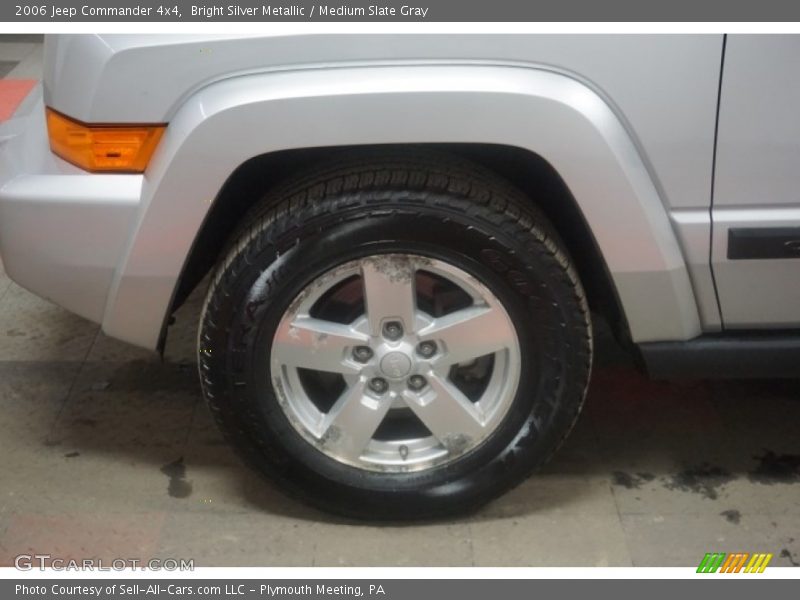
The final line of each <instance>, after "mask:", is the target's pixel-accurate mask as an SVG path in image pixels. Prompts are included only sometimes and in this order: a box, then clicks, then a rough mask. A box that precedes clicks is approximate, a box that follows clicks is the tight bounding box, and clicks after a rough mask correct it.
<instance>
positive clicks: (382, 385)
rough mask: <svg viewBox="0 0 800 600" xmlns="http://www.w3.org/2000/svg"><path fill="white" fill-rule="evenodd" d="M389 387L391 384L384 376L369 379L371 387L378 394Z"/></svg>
mask: <svg viewBox="0 0 800 600" xmlns="http://www.w3.org/2000/svg"><path fill="white" fill-rule="evenodd" d="M388 388H389V384H388V383H386V380H385V379H384V378H383V377H373V378H372V379H370V380H369V389H371V390H372V391H373V392H375V393H376V394H382V393H384V392H385V391H386V390H387V389H388Z"/></svg>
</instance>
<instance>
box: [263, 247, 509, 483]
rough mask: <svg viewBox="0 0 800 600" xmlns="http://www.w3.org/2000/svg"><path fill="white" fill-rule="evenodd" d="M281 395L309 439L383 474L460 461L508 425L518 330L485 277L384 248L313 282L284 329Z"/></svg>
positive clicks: (279, 336)
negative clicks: (506, 422)
mask: <svg viewBox="0 0 800 600" xmlns="http://www.w3.org/2000/svg"><path fill="white" fill-rule="evenodd" d="M270 369H271V378H272V383H273V388H274V390H275V393H276V396H277V398H278V401H279V402H280V405H281V407H282V408H283V410H284V412H285V414H286V416H287V418H288V419H289V421H290V423H291V424H292V426H293V427H294V428H295V429H296V430H297V432H298V433H300V435H302V436H303V437H304V438H305V439H306V440H307V441H308V442H309V443H311V444H313V445H314V446H315V447H316V448H318V449H319V450H320V451H321V452H323V453H324V454H326V455H327V456H329V457H331V458H333V459H334V460H337V461H339V462H341V463H345V464H348V465H353V466H356V467H360V468H363V469H368V470H373V471H383V472H405V471H419V470H422V469H429V468H432V467H435V466H439V465H442V464H445V463H447V462H450V461H452V460H455V459H456V458H458V457H460V456H462V455H464V454H465V453H467V452H469V451H471V450H473V449H475V448H476V447H478V446H479V445H480V444H481V443H483V442H484V441H485V440H486V439H487V438H488V437H490V436H491V434H492V433H493V432H494V431H495V430H496V429H497V427H498V426H499V425H500V423H501V422H502V420H503V418H504V417H505V415H506V414H507V412H508V409H509V407H510V406H511V404H512V402H513V399H514V396H515V394H516V391H517V386H518V384H519V370H520V350H519V341H518V339H517V334H516V330H515V328H514V326H513V324H512V322H511V319H510V318H509V316H508V313H507V312H506V310H505V308H504V307H503V305H502V304H501V303H500V301H499V300H498V299H497V298H496V297H495V295H494V294H493V293H492V292H491V291H490V290H489V289H488V288H487V287H486V286H485V285H483V284H482V283H481V282H480V281H478V280H477V279H476V278H475V277H473V276H472V275H470V274H469V273H467V272H466V271H463V270H461V269H459V268H457V267H455V266H453V265H451V264H449V263H446V262H444V261H441V260H437V259H432V258H427V257H423V256H419V255H411V254H383V255H373V256H369V257H366V258H362V259H359V260H354V261H350V262H347V263H345V264H343V265H340V266H338V267H336V268H334V269H332V270H330V271H328V272H326V273H324V274H323V275H321V276H320V277H318V278H317V279H315V280H314V281H312V282H311V283H310V284H309V285H308V286H307V287H306V288H305V289H303V290H302V291H301V292H300V294H299V295H298V296H297V298H295V300H294V301H293V302H292V303H291V305H290V307H289V308H288V309H287V311H286V312H285V313H284V315H283V318H282V319H281V321H280V323H279V325H278V328H277V330H276V332H275V336H274V338H273V342H272V347H271V356H270Z"/></svg>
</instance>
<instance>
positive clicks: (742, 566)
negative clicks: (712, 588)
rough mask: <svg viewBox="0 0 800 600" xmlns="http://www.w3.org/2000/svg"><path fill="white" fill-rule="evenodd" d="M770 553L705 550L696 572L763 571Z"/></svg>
mask: <svg viewBox="0 0 800 600" xmlns="http://www.w3.org/2000/svg"><path fill="white" fill-rule="evenodd" d="M771 560H772V554H763V553H757V554H749V553H747V552H734V553H732V554H726V553H725V552H707V553H706V555H705V556H704V557H703V560H701V561H700V566H698V567H697V572H698V573H763V572H764V569H766V568H767V565H768V564H769V561H771Z"/></svg>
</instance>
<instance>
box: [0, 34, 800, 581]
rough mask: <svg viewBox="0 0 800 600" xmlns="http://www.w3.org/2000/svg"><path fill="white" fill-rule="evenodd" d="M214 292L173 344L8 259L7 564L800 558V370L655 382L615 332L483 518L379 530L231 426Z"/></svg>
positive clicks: (10, 56)
mask: <svg viewBox="0 0 800 600" xmlns="http://www.w3.org/2000/svg"><path fill="white" fill-rule="evenodd" d="M4 63H13V64H11V65H6V67H7V68H6V69H5V72H6V77H9V76H10V77H18V78H25V77H38V76H39V75H38V74H39V73H40V70H41V47H40V45H39V44H37V43H36V40H35V39H33V40H24V41H19V40H17V41H14V42H9V41H8V39H7V38H6V39H2V38H0V69H2V68H3V65H4ZM200 296H201V294H195V295H194V297H193V298H192V299H191V301H190V302H189V303H188V304H187V305H186V306H185V307H184V308H183V309H181V311H180V313H179V315H178V319H177V323H176V325H175V326H174V327H173V328H172V330H171V334H170V337H169V343H168V348H167V352H166V356H165V358H164V360H163V361H162V360H161V359H160V358H159V357H158V356H156V355H154V354H151V353H149V352H146V351H143V350H139V349H136V348H133V347H130V346H127V345H125V344H122V343H119V342H115V341H113V340H111V339H109V338H107V337H105V336H104V335H103V334H102V333H100V332H99V329H98V326H96V325H94V324H91V323H88V322H87V321H84V320H82V319H80V318H78V317H75V316H73V315H70V314H69V313H67V312H65V311H63V310H61V309H60V308H58V307H56V306H53V305H52V304H50V303H48V302H46V301H44V300H41V299H39V298H37V297H35V296H33V295H32V294H30V293H28V292H26V291H25V290H23V289H21V288H20V287H18V286H17V285H15V284H14V283H12V282H11V281H10V280H9V279H8V277H7V276H6V275H5V273H4V272H3V270H2V267H0V455H1V456H2V457H3V461H2V466H0V565H11V564H13V558H14V556H16V555H18V554H31V553H47V554H51V555H53V556H59V557H64V558H83V557H103V558H105V559H107V560H110V559H112V558H115V557H124V558H140V559H147V558H149V557H162V558H165V557H173V558H194V559H195V562H196V565H198V566H292V565H299V566H308V565H328V566H337V565H354V566H367V565H384V566H395V565H402V566H462V565H480V566H522V565H531V566H584V565H585V566H630V565H635V566H696V565H697V564H698V563H699V561H700V560H701V558H702V557H703V555H704V553H706V552H710V551H723V552H732V551H744V552H772V553H773V554H774V555H775V558H774V559H773V562H772V565H773V566H780V565H783V566H790V565H795V566H797V565H798V564H800V381H753V382H709V381H694V382H675V383H664V382H652V381H648V380H647V379H646V378H645V377H643V376H642V375H640V374H639V373H638V372H637V371H636V370H635V369H634V368H633V366H632V364H631V362H630V360H629V359H628V358H627V357H626V356H625V355H624V354H622V352H621V351H620V350H619V349H618V348H617V347H616V346H615V345H614V343H613V342H612V341H610V339H608V336H605V335H602V334H600V335H599V336H598V337H599V339H598V356H597V361H596V368H595V372H594V377H593V380H592V384H591V388H590V393H589V399H588V402H587V408H586V411H585V413H584V415H583V417H582V418H581V420H580V422H579V423H578V426H577V428H576V430H575V432H574V433H573V434H572V436H571V437H570V438H569V440H568V441H567V443H566V445H565V447H564V448H563V449H562V450H561V451H560V452H559V454H558V455H557V456H556V458H555V459H554V461H553V462H552V463H551V464H550V465H548V466H547V467H546V468H545V470H544V471H543V472H542V473H541V474H539V475H536V476H534V477H532V478H530V479H529V480H528V481H527V482H525V483H524V484H523V485H522V486H520V487H519V488H518V489H516V490H514V491H513V492H511V493H510V494H508V495H506V496H505V497H503V498H501V499H500V500H498V501H496V502H494V503H493V504H491V505H490V506H488V507H486V508H485V509H483V510H482V511H480V512H479V513H477V514H475V515H473V516H471V517H469V518H459V519H454V520H452V521H447V522H440V523H425V524H411V525H403V526H380V527H374V526H371V525H369V524H364V523H354V522H345V521H342V520H340V519H336V518H332V517H330V516H328V515H325V514H320V513H319V512H317V511H315V510H312V509H309V508H306V507H304V506H298V505H297V504H295V503H293V502H292V501H290V500H287V499H286V498H284V497H283V496H282V495H281V494H280V492H279V490H277V489H275V488H274V487H273V486H271V485H270V484H269V483H266V482H264V481H262V480H261V479H260V478H259V477H258V476H256V475H254V474H252V473H251V472H250V471H249V470H247V469H245V468H244V467H242V466H241V465H240V463H239V461H238V459H236V458H235V457H234V456H233V454H232V452H231V451H230V450H229V449H228V447H227V446H226V445H225V444H224V443H223V441H222V440H221V438H220V435H219V434H218V433H217V431H216V429H215V427H214V425H213V423H212V422H211V419H210V417H209V415H208V413H207V411H206V409H205V406H204V405H203V403H202V399H201V397H200V390H199V386H198V383H197V375H196V366H195V361H194V335H195V330H194V327H195V323H194V321H195V319H196V313H197V310H198V307H199V303H200Z"/></svg>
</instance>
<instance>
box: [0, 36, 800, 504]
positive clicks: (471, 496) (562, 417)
mask: <svg viewBox="0 0 800 600" xmlns="http://www.w3.org/2000/svg"><path fill="white" fill-rule="evenodd" d="M798 55H800V38H797V37H792V36H765V37H761V36H738V35H737V36H727V37H726V36H722V35H708V36H705V35H702V36H701V35H687V36H663V35H657V36H603V35H587V36H549V35H547V36H527V35H504V36H495V35H457V36H456V35H453V36H450V35H286V36H282V35H276V36H258V37H231V36H207V35H204V36H172V35H116V36H91V35H77V36H66V35H64V36H61V35H59V36H53V37H49V38H48V39H47V41H46V44H45V74H44V81H43V86H42V88H41V91H37V93H35V94H32V95H31V96H30V97H29V98H28V99H27V100H26V101H25V102H24V104H23V105H22V106H21V107H20V109H19V110H18V111H17V114H16V115H15V117H14V118H13V119H12V120H10V121H8V122H7V123H6V124H5V125H4V126H3V129H2V136H1V137H2V139H3V145H2V150H0V253H1V254H2V258H3V261H4V264H5V267H6V269H7V271H8V273H9V275H10V276H11V277H12V278H13V279H15V280H16V281H17V282H19V283H20V284H21V285H23V286H25V287H26V288H28V289H30V290H32V291H33V292H35V293H38V294H40V295H42V296H45V297H47V298H49V299H51V300H52V301H54V302H56V303H58V304H60V305H62V306H64V307H65V308H67V309H69V310H71V311H74V312H75V313H78V314H79V315H82V316H84V317H86V318H87V319H91V320H93V321H96V322H98V323H102V326H103V330H104V331H105V332H106V333H107V334H108V335H111V336H114V337H116V338H119V339H122V340H126V341H128V342H131V343H133V344H137V345H139V346H142V347H145V348H151V349H154V350H155V349H159V348H162V347H163V344H164V342H165V339H166V337H167V333H168V324H169V322H170V317H171V315H172V313H173V312H174V311H175V310H176V309H177V308H178V307H179V306H180V305H181V303H182V302H183V301H184V299H185V298H186V297H187V295H188V294H189V292H191V291H192V290H193V289H194V288H195V287H196V286H197V285H198V283H199V282H200V280H202V279H203V278H204V277H205V275H206V274H208V273H210V274H211V275H210V284H209V289H208V292H207V295H206V299H205V304H204V308H203V312H202V315H201V318H200V324H199V332H198V348H197V353H198V362H199V371H200V379H201V382H202V389H203V393H204V395H205V398H206V400H207V402H208V405H209V406H210V408H211V411H212V412H213V414H214V417H215V418H216V421H217V422H218V423H219V425H220V427H221V428H222V430H223V431H224V432H225V434H226V436H227V438H228V439H229V440H230V441H231V442H232V443H233V444H234V445H235V446H236V447H237V449H238V451H239V453H240V454H241V455H242V456H243V457H244V458H245V459H246V460H247V461H248V462H249V463H250V464H252V465H253V466H255V467H256V468H257V469H259V470H260V471H262V472H263V473H265V474H267V475H268V476H270V477H271V478H273V479H275V480H277V481H278V482H279V483H280V484H281V485H282V486H283V487H284V488H285V489H287V490H288V491H289V492H291V493H293V494H295V495H298V496H300V497H302V498H305V499H306V500H308V501H310V502H313V503H314V504H316V505H318V506H321V507H323V508H325V509H327V510H332V511H336V512H339V513H343V514H348V515H354V516H362V517H370V518H410V517H426V516H436V515H442V514H446V513H451V512H456V511H460V510H466V509H469V508H472V507H475V506H478V505H480V504H481V503H484V502H486V501H487V500H489V499H491V498H493V497H495V496H497V495H498V494H500V493H502V492H504V491H505V490H508V489H509V488H510V487H512V486H513V485H515V484H517V483H518V482H520V481H521V480H523V479H524V478H525V477H526V476H527V475H528V474H529V473H531V472H532V470H534V469H535V468H536V467H537V466H539V465H541V464H542V463H543V461H545V460H546V459H547V458H548V457H549V456H550V455H551V454H552V453H553V452H554V451H555V450H556V449H557V447H558V446H559V444H560V443H561V441H562V440H563V439H564V437H565V436H566V435H567V433H568V432H569V430H570V428H571V427H572V425H573V423H574V422H575V420H576V418H577V416H578V414H579V412H580V409H581V405H582V403H583V399H584V393H585V389H586V386H587V381H588V377H589V372H590V367H591V359H592V334H591V321H590V306H591V307H592V309H593V311H594V314H599V315H602V316H603V317H604V318H605V319H606V320H608V322H609V323H611V324H612V326H613V329H614V330H615V332H616V335H617V336H618V337H619V339H621V340H623V341H624V342H626V343H627V345H628V347H629V348H630V349H631V350H632V351H634V352H635V353H636V354H637V355H639V356H640V357H641V358H642V359H643V364H645V365H646V367H647V369H648V370H649V371H650V373H651V374H653V375H656V376H669V375H677V374H692V375H701V376H703V375H744V376H747V375H751V376H793V375H797V374H798V364H799V363H798V360H800V357H799V352H798V351H799V350H800V334H798V333H796V331H797V328H798V326H800V260H798V258H800V194H798V189H800V168H798V167H799V166H800V144H798V140H800V117H799V116H798V110H797V107H798V106H800V78H798V77H795V76H793V74H789V73H787V70H786V66H787V65H790V64H794V62H792V61H795V62H796V58H797V56H798ZM790 75H791V76H790ZM793 330H794V331H795V333H793Z"/></svg>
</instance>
